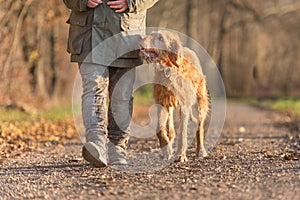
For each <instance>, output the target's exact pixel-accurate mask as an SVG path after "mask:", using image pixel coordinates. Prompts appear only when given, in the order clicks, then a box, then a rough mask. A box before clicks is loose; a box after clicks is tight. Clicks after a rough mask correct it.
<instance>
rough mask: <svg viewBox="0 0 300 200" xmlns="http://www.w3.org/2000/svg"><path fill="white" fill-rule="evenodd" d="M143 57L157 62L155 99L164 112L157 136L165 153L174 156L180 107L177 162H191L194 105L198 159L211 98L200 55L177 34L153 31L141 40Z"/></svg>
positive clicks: (204, 154)
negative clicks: (189, 129) (194, 108)
mask: <svg viewBox="0 0 300 200" xmlns="http://www.w3.org/2000/svg"><path fill="white" fill-rule="evenodd" d="M139 46H140V56H141V57H142V58H143V59H144V60H146V61H147V62H148V63H155V64H157V65H155V66H156V75H155V83H156V84H155V85H154V92H153V94H154V99H155V101H156V103H157V104H161V105H162V106H163V107H164V109H160V111H159V122H158V130H157V137H158V139H159V142H160V147H161V148H162V149H163V154H164V155H165V156H167V158H168V159H169V158H170V157H171V156H172V144H173V141H174V138H175V128H174V109H176V108H180V114H181V115H180V117H181V123H180V133H178V136H179V138H178V145H177V154H178V158H177V161H179V162H185V161H187V157H186V149H187V127H188V121H189V119H192V120H193V121H195V118H194V117H193V113H192V106H193V105H195V104H196V105H197V108H198V113H199V116H198V119H196V121H198V120H199V121H198V123H199V126H198V131H197V134H196V139H197V152H196V153H197V156H200V151H201V150H202V153H203V156H207V153H206V150H205V148H204V128H203V126H204V121H205V118H206V116H207V113H208V111H209V98H208V91H207V87H206V81H205V77H204V75H203V73H202V70H201V66H200V62H199V60H198V58H197V56H196V53H195V52H194V51H192V50H191V49H189V48H187V47H183V46H182V44H181V41H180V38H179V37H178V35H177V34H175V33H172V32H169V31H159V32H153V33H151V34H150V35H146V36H144V37H141V38H140V39H139Z"/></svg>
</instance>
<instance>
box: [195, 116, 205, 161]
mask: <svg viewBox="0 0 300 200" xmlns="http://www.w3.org/2000/svg"><path fill="white" fill-rule="evenodd" d="M199 118H200V122H199V127H198V130H197V135H196V138H197V150H196V153H197V156H198V157H200V151H201V150H202V154H203V157H206V156H207V152H206V150H205V147H204V121H205V118H206V113H205V112H203V111H201V110H200V117H199Z"/></svg>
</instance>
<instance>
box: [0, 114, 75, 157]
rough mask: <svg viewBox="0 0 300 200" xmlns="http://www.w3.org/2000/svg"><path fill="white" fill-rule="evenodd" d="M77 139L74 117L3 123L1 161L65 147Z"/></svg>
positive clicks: (1, 127)
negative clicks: (26, 153)
mask: <svg viewBox="0 0 300 200" xmlns="http://www.w3.org/2000/svg"><path fill="white" fill-rule="evenodd" d="M76 137H77V132H76V129H75V125H74V122H73V118H72V117H67V118H65V119H63V120H59V121H51V120H47V119H31V120H22V121H17V120H16V121H2V122H1V124H0V160H1V159H3V158H8V157H12V156H18V155H22V153H23V152H25V151H39V150H40V149H41V147H43V146H51V145H53V144H56V145H58V146H61V145H63V144H64V143H66V142H67V141H69V140H70V139H74V138H76Z"/></svg>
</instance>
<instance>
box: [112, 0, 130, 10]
mask: <svg viewBox="0 0 300 200" xmlns="http://www.w3.org/2000/svg"><path fill="white" fill-rule="evenodd" d="M107 5H108V6H109V7H110V8H111V9H115V12H117V13H121V12H124V11H126V10H127V8H128V4H127V1H126V0H116V1H109V2H107Z"/></svg>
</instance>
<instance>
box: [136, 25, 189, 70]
mask: <svg viewBox="0 0 300 200" xmlns="http://www.w3.org/2000/svg"><path fill="white" fill-rule="evenodd" d="M138 42H139V46H140V56H141V57H142V58H143V59H145V60H146V61H147V62H148V63H159V64H168V65H174V66H177V67H179V66H180V63H181V61H182V57H183V47H182V44H181V41H180V38H179V36H178V35H177V34H176V33H173V32H169V31H158V32H152V33H151V34H150V35H146V36H143V37H141V38H140V39H139V41H138Z"/></svg>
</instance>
